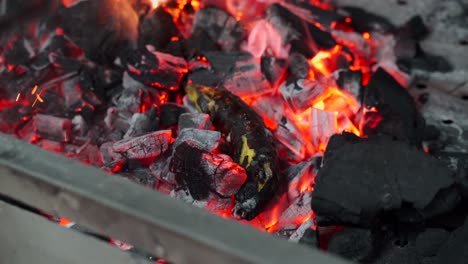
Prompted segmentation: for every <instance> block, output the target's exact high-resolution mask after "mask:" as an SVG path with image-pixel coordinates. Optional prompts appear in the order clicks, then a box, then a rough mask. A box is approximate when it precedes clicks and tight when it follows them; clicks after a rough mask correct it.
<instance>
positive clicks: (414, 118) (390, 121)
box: [363, 68, 425, 146]
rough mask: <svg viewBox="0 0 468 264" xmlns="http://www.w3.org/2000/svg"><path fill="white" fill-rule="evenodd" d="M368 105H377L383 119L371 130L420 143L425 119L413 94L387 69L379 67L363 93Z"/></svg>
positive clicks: (369, 106)
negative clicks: (418, 109)
mask: <svg viewBox="0 0 468 264" xmlns="http://www.w3.org/2000/svg"><path fill="white" fill-rule="evenodd" d="M363 97H364V98H363V101H364V104H365V106H366V107H367V108H371V107H376V108H377V110H378V112H379V113H380V115H381V116H382V118H383V120H382V122H380V123H379V124H378V126H377V127H376V128H375V129H374V130H373V132H371V133H383V134H387V135H391V136H394V137H396V138H398V139H399V140H403V141H407V142H410V143H411V144H412V145H415V146H420V145H421V141H422V137H421V136H422V135H423V131H424V126H425V124H424V123H425V122H424V119H423V118H422V117H421V116H420V115H419V113H418V111H417V109H416V104H415V102H414V99H413V97H412V96H411V95H410V94H409V93H408V90H407V89H405V88H404V87H402V86H401V85H400V84H399V83H398V82H397V81H396V80H395V79H394V78H393V77H392V76H391V75H390V74H389V73H388V72H386V71H385V70H384V69H382V68H379V69H377V71H376V72H375V73H374V74H373V75H372V77H371V79H370V81H369V84H368V85H367V86H366V87H365V89H364V92H363Z"/></svg>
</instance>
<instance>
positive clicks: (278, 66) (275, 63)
mask: <svg viewBox="0 0 468 264" xmlns="http://www.w3.org/2000/svg"><path fill="white" fill-rule="evenodd" d="M287 66H288V63H287V61H286V60H284V59H277V58H275V57H262V61H261V68H262V73H263V74H264V75H265V78H267V80H268V81H269V82H270V83H271V85H273V86H275V87H276V86H277V85H278V84H279V82H280V81H281V80H283V78H284V74H285V73H286V69H287Z"/></svg>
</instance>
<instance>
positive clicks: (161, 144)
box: [113, 130, 172, 159]
mask: <svg viewBox="0 0 468 264" xmlns="http://www.w3.org/2000/svg"><path fill="white" fill-rule="evenodd" d="M171 143H172V133H171V131H170V130H162V131H156V132H153V133H150V134H146V135H143V136H139V137H136V138H127V139H123V140H121V141H118V142H115V143H114V146H113V148H114V151H115V152H117V153H121V154H122V155H124V156H125V157H126V158H128V159H149V158H155V157H157V156H159V155H161V154H162V153H164V152H165V151H166V150H168V149H169V145H170V144H171Z"/></svg>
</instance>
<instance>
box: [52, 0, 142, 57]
mask: <svg viewBox="0 0 468 264" xmlns="http://www.w3.org/2000/svg"><path fill="white" fill-rule="evenodd" d="M59 17H60V19H61V26H62V27H63V29H64V31H65V34H66V35H67V36H68V37H70V38H71V39H72V40H73V42H75V43H76V44H77V45H78V46H79V47H81V48H82V49H83V50H84V51H85V52H86V55H87V56H88V58H90V59H92V60H95V61H98V62H102V63H109V64H110V63H112V62H113V61H114V59H115V58H116V57H117V55H118V54H119V52H120V49H121V48H124V47H128V46H131V44H133V43H135V41H136V35H137V33H138V15H137V14H136V13H135V11H134V9H133V8H132V6H131V5H130V3H129V2H128V1H121V2H120V3H119V4H118V5H116V4H115V3H114V2H113V1H112V0H104V1H80V2H78V3H76V4H75V5H71V6H70V7H68V8H62V9H60V10H59Z"/></svg>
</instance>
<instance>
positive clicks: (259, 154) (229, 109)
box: [186, 84, 280, 220]
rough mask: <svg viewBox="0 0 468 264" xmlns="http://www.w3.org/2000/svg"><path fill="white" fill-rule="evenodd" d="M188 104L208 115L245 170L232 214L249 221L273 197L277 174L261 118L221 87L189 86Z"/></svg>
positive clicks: (269, 137) (274, 153) (267, 134)
mask: <svg viewBox="0 0 468 264" xmlns="http://www.w3.org/2000/svg"><path fill="white" fill-rule="evenodd" d="M186 92H187V95H188V98H189V100H190V101H191V102H192V103H193V104H194V105H195V106H196V108H197V109H198V111H200V112H203V113H206V114H209V115H210V118H211V121H212V123H213V125H214V126H215V127H216V129H217V130H219V131H220V132H221V133H222V134H223V135H224V136H225V138H226V141H227V149H228V153H227V154H229V155H230V156H231V157H232V158H233V160H234V161H235V162H237V163H238V164H239V165H241V166H242V167H244V168H245V170H246V172H247V181H246V183H245V184H244V185H243V186H242V188H241V189H240V190H239V192H238V193H237V195H236V204H235V206H234V210H233V214H234V215H235V216H238V217H240V218H243V219H247V220H251V219H253V218H254V217H255V216H257V215H258V213H259V212H260V211H261V209H262V208H263V207H264V206H265V204H266V203H267V202H268V201H269V200H270V199H271V198H272V196H273V195H274V194H275V192H276V190H277V187H278V183H279V177H280V176H279V173H278V169H277V164H278V162H277V153H276V150H275V148H274V145H273V138H272V135H271V133H270V131H268V129H267V128H266V127H265V124H264V123H263V120H262V118H261V117H260V116H259V115H258V114H257V113H256V112H255V111H254V110H252V109H251V108H250V107H249V106H248V105H247V104H246V103H244V102H243V101H242V100H241V99H240V98H239V97H238V96H236V95H234V94H232V93H231V92H229V91H228V90H226V89H225V88H223V87H216V88H215V87H208V86H200V85H193V84H189V85H187V87H186Z"/></svg>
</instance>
